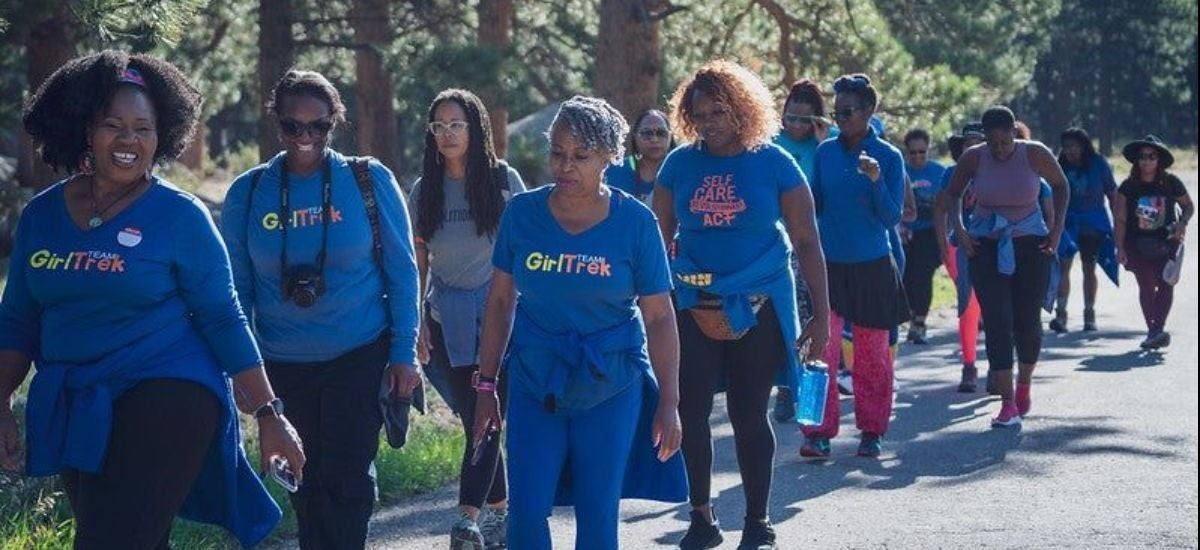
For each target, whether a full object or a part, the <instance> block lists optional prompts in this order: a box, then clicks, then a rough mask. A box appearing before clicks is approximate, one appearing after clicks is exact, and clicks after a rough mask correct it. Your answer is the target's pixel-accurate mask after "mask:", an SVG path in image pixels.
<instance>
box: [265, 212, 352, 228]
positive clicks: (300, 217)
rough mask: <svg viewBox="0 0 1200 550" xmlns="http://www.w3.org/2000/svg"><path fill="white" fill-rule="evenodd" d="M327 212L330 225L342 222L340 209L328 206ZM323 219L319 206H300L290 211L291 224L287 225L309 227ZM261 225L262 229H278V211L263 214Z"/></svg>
mask: <svg viewBox="0 0 1200 550" xmlns="http://www.w3.org/2000/svg"><path fill="white" fill-rule="evenodd" d="M329 213H330V214H329V224H330V225H333V224H335V223H342V211H341V210H338V209H337V208H336V207H334V206H330V207H329ZM323 219H324V217H323V216H322V215H321V207H320V206H314V207H311V208H301V209H299V210H293V211H292V220H291V225H290V226H288V227H290V228H292V229H299V228H301V227H310V226H313V225H320V224H321V223H322V220H323ZM262 226H263V229H266V230H267V231H275V230H277V229H279V213H278V212H269V213H267V214H266V215H265V216H263V218H262Z"/></svg>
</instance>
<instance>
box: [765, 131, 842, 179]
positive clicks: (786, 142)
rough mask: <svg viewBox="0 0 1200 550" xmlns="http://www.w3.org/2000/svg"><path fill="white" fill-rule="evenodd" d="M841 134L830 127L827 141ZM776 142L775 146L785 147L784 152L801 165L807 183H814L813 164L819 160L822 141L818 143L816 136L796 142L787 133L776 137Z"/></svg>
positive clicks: (781, 133) (826, 137)
mask: <svg viewBox="0 0 1200 550" xmlns="http://www.w3.org/2000/svg"><path fill="white" fill-rule="evenodd" d="M840 133H841V130H838V127H837V126H830V127H829V133H828V134H827V135H826V136H825V139H832V138H835V137H838V134H840ZM774 141H775V145H778V146H780V147H783V150H784V151H787V153H788V154H789V155H792V158H794V159H796V163H797V164H799V165H800V171H801V172H804V178H805V179H806V180H807V181H812V177H813V164H814V163H815V162H816V159H817V146H818V145H820V144H821V142H820V141H817V138H816V136H809V137H808V138H807V139H802V140H800V141H796V140H794V139H792V137H791V136H789V135H787V132H779V134H778V135H776V136H775V140H774Z"/></svg>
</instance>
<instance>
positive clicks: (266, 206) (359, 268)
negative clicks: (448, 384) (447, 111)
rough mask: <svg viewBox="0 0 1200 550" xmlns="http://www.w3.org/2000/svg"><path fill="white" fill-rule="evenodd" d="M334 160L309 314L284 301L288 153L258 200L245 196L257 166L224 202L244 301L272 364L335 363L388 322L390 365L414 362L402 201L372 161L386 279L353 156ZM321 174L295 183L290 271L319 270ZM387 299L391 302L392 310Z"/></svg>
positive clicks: (411, 284) (411, 281)
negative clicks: (322, 254) (316, 290)
mask: <svg viewBox="0 0 1200 550" xmlns="http://www.w3.org/2000/svg"><path fill="white" fill-rule="evenodd" d="M328 154H329V160H330V162H332V169H333V171H332V182H333V185H332V200H331V205H330V212H329V214H330V216H331V217H330V220H329V243H328V246H327V259H326V263H325V287H326V288H325V294H324V295H322V296H321V297H319V298H317V300H316V302H315V303H314V304H313V306H312V307H309V308H302V307H300V306H297V305H296V304H295V303H293V302H292V301H290V300H286V299H284V297H283V291H282V287H281V284H282V274H281V265H280V259H281V258H280V246H281V243H282V232H281V231H280V226H279V208H280V202H279V200H280V194H279V191H280V179H279V175H280V170H281V169H282V167H283V158H284V155H283V153H280V154H279V155H276V156H275V158H273V159H271V160H270V162H268V163H267V165H266V168H265V171H264V172H263V174H262V177H261V178H260V179H259V181H258V187H257V188H256V189H255V191H254V197H253V198H249V197H248V195H249V193H250V179H251V176H252V174H253V172H254V171H255V170H258V168H255V169H252V170H250V171H249V172H246V173H245V174H242V175H241V176H238V178H237V180H235V181H234V182H233V186H232V187H230V188H229V193H228V194H227V195H226V198H225V207H224V214H223V216H222V222H221V233H222V235H224V237H225V242H226V244H227V245H228V246H229V256H230V259H231V260H232V261H233V277H234V282H235V283H236V284H237V290H238V295H239V296H240V297H241V301H242V305H243V307H244V308H245V309H246V312H247V314H249V315H250V317H251V319H252V320H253V325H254V329H255V335H256V336H257V337H258V343H259V346H261V347H262V352H263V356H265V357H266V358H267V359H269V360H272V361H280V362H292V363H307V362H317V361H328V360H330V359H333V358H336V357H338V356H340V355H342V354H344V353H346V352H348V351H351V350H353V349H355V348H358V347H361V346H364V345H366V344H369V343H371V342H373V341H375V339H377V338H379V337H380V335H381V334H383V332H384V331H385V330H387V329H388V328H389V327H388V319H389V316H390V318H391V327H390V328H391V351H390V353H389V361H390V362H392V363H404V364H412V363H413V362H414V361H415V360H416V341H417V293H418V291H417V263H416V257H415V255H414V253H413V240H412V232H411V229H410V227H409V221H408V208H407V207H406V206H405V203H404V197H403V196H402V195H401V194H400V188H399V186H397V184H396V179H395V178H394V177H393V176H392V172H391V171H390V170H388V169H387V168H386V167H384V166H383V165H382V164H379V163H378V162H375V161H372V162H371V164H370V170H371V176H372V178H371V179H372V181H373V182H374V184H375V200H376V202H377V203H378V205H379V206H378V211H379V225H380V228H379V229H380V235H379V236H380V240H381V241H382V244H383V268H384V270H385V271H386V278H385V277H381V274H380V273H379V269H378V267H377V264H376V261H375V259H374V257H373V256H372V239H371V224H370V221H369V220H368V218H367V210H366V206H365V205H364V204H363V199H362V193H360V192H359V189H358V183H357V182H356V181H355V179H354V173H353V171H352V169H351V168H350V166H349V164H348V163H347V161H346V157H344V156H342V155H341V154H339V153H338V152H336V151H333V150H330V151H329V153H328ZM323 172H324V168H323V167H322V168H319V169H317V170H316V171H315V172H314V173H312V174H310V175H307V176H305V177H297V176H295V175H294V174H293V175H291V176H289V178H288V187H289V189H290V190H291V191H290V197H291V199H290V204H289V208H290V209H291V210H292V211H291V212H290V213H288V214H287V216H288V220H287V222H288V224H289V225H288V234H287V240H288V243H287V246H288V251H287V256H288V258H287V260H288V266H289V267H292V266H297V265H300V264H310V265H315V264H316V258H317V253H318V251H319V250H320V249H321V234H322V212H321V210H322V204H321V203H322V193H323V189H322V187H323V177H324V176H323ZM248 198H249V200H248ZM247 210H249V212H247ZM385 285H386V288H385ZM384 292H386V293H387V295H388V297H389V298H388V301H387V302H386V303H385V302H384V299H383V294H384ZM389 308H390V311H389Z"/></svg>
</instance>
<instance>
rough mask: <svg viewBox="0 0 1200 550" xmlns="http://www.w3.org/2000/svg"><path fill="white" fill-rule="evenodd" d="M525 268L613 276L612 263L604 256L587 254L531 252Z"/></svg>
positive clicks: (526, 259)
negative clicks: (552, 254) (553, 254)
mask: <svg viewBox="0 0 1200 550" xmlns="http://www.w3.org/2000/svg"><path fill="white" fill-rule="evenodd" d="M525 269H528V270H529V271H543V272H551V273H567V274H573V275H585V274H586V275H593V276H596V277H612V264H609V263H608V260H607V259H605V258H604V257H603V256H589V255H587V254H558V255H555V256H551V255H549V254H542V253H541V252H530V253H529V255H528V256H526V257H525Z"/></svg>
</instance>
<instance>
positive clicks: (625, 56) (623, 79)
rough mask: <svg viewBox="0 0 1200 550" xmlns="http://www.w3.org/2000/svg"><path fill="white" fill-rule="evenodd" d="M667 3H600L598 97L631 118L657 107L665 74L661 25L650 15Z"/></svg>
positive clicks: (614, 0)
mask: <svg viewBox="0 0 1200 550" xmlns="http://www.w3.org/2000/svg"><path fill="white" fill-rule="evenodd" d="M665 4H666V2H660V1H657V0H600V32H599V36H598V40H597V46H596V65H595V67H594V69H593V70H594V75H593V79H592V81H593V82H594V84H595V89H596V95H598V96H600V97H603V98H605V99H607V100H608V101H609V102H611V103H612V105H613V106H614V107H616V108H617V110H619V111H621V113H622V114H624V115H625V118H626V119H632V118H633V117H636V116H637V115H638V114H640V113H641V112H642V111H644V110H646V109H650V108H653V107H656V106H657V105H658V85H659V78H660V75H661V74H662V59H661V56H660V53H659V50H660V45H659V26H660V24H659V22H658V20H657V19H656V18H654V17H652V16H651V12H652V10H655V9H661V8H662V7H664V6H665Z"/></svg>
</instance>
